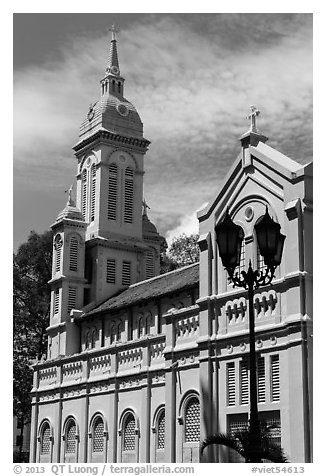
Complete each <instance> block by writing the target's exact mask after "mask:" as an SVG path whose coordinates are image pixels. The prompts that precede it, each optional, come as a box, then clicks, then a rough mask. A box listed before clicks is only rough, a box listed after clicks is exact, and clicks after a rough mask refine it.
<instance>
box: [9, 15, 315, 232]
mask: <svg viewBox="0 0 326 476" xmlns="http://www.w3.org/2000/svg"><path fill="white" fill-rule="evenodd" d="M311 42H312V31H311V15H300V14H216V15H205V14H203V15H201V14H199V15H192V14H188V15H178V14H177V15H145V16H144V18H143V19H142V20H141V21H135V22H133V23H130V25H129V27H127V26H126V27H125V29H124V31H123V32H121V34H120V35H119V40H118V50H119V60H120V68H121V71H122V74H123V76H124V77H125V78H126V83H125V96H126V98H128V99H129V100H130V101H131V102H132V103H133V104H134V105H135V106H136V108H137V110H138V111H139V113H140V116H141V118H142V121H143V123H144V131H145V137H146V138H148V139H149V140H150V141H151V142H152V144H151V146H150V148H149V151H148V152H147V154H146V156H145V170H146V175H145V194H146V197H147V199H148V201H149V203H150V206H151V214H152V218H153V221H155V220H156V221H155V222H156V223H157V225H158V228H159V231H160V232H162V233H165V232H168V233H169V234H171V233H172V231H173V230H178V228H179V227H183V228H184V229H186V227H187V226H188V225H187V223H188V222H189V223H191V219H190V218H189V217H191V216H193V210H195V209H198V208H199V206H200V205H201V203H203V202H204V201H209V200H210V199H211V198H212V197H213V194H214V193H215V190H216V189H217V188H218V184H219V183H220V182H221V181H222V180H223V178H224V176H225V175H226V173H227V170H228V169H229V167H230V165H231V164H232V163H233V161H234V159H235V157H236V156H237V154H238V153H239V147H240V145H239V142H238V137H239V136H240V135H241V134H242V133H243V132H244V131H245V130H246V129H247V128H248V121H247V120H246V118H245V116H246V115H247V113H248V111H249V105H250V104H255V105H256V106H257V107H258V108H259V109H260V110H261V111H262V113H261V116H260V117H259V127H260V129H261V130H262V132H264V133H265V134H266V135H268V136H269V137H270V142H269V144H270V145H271V146H274V147H276V148H277V149H279V150H280V151H281V152H283V153H285V154H286V155H289V156H290V157H291V158H293V159H295V160H299V161H301V162H307V161H309V160H310V159H311V156H312V140H311V135H312V130H311V129H312V126H311V122H312V105H311V102H312V91H311V89H312V66H311V61H312V46H311ZM107 57H108V40H107V38H105V37H104V36H96V37H95V36H94V37H91V36H90V35H89V34H88V36H87V37H86V36H79V37H78V38H77V37H76V38H70V41H69V44H68V43H66V44H65V45H64V46H63V47H62V51H61V57H60V59H57V60H56V61H48V62H46V63H44V64H41V65H38V66H33V67H25V68H24V69H22V70H19V71H16V72H15V82H14V166H15V180H16V183H17V184H19V186H20V187H22V186H24V187H25V189H24V190H26V206H28V193H29V190H30V188H31V187H33V188H35V187H36V188H37V189H38V190H39V193H40V196H42V193H46V190H47V189H48V188H49V187H51V188H52V189H53V190H57V191H58V192H59V191H61V190H65V189H66V188H67V186H68V185H69V183H70V182H71V178H72V177H73V176H74V174H75V165H76V164H75V160H74V158H73V152H72V151H71V147H72V146H73V145H74V144H75V143H76V142H77V138H78V128H79V124H80V123H81V122H82V120H83V118H84V117H85V115H86V113H87V110H88V106H89V104H90V102H94V101H95V100H96V99H97V98H99V94H100V87H99V80H100V79H101V77H102V75H103V73H104V70H105V66H106V58H107ZM298 144H300V148H298ZM26 177H28V181H29V185H26ZM68 177H71V178H70V179H69V180H68ZM67 182H68V183H67ZM59 198H60V200H62V204H64V203H63V202H64V197H61V195H60V196H58V203H59ZM60 203H61V202H60ZM60 208H62V206H61V205H59V209H60ZM45 213H46V211H44V214H43V215H42V216H38V217H33V218H32V219H33V220H35V221H37V220H44V217H45ZM27 214H28V212H27ZM186 217H188V218H186ZM24 219H27V218H26V217H25V218H24ZM189 226H190V225H189ZM33 227H35V228H37V224H36V225H35V226H34V225H33ZM180 229H181V228H180ZM169 236H170V235H169Z"/></svg>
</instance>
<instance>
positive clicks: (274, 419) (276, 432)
mask: <svg viewBox="0 0 326 476" xmlns="http://www.w3.org/2000/svg"><path fill="white" fill-rule="evenodd" d="M264 421H265V423H266V425H267V428H269V431H268V434H269V437H270V439H271V440H272V442H273V443H274V444H275V445H277V446H278V447H279V448H280V447H281V433H282V431H281V419H280V412H279V411H274V412H273V411H271V412H266V413H265V417H264Z"/></svg>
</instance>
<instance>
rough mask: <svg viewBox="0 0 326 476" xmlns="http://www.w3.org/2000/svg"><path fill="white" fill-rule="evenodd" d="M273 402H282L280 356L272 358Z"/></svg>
mask: <svg viewBox="0 0 326 476" xmlns="http://www.w3.org/2000/svg"><path fill="white" fill-rule="evenodd" d="M271 400H272V401H273V402H278V401H279V400H280V360H279V355H278V354H276V355H272V356H271Z"/></svg>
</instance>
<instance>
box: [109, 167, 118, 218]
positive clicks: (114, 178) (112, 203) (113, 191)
mask: <svg viewBox="0 0 326 476" xmlns="http://www.w3.org/2000/svg"><path fill="white" fill-rule="evenodd" d="M117 189H118V167H117V165H116V164H110V166H109V192H108V219H109V220H116V219H117Z"/></svg>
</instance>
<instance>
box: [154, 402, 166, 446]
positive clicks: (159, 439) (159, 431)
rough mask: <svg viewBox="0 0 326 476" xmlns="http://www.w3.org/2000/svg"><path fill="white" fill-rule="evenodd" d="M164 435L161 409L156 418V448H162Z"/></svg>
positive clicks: (163, 417) (163, 419) (163, 418)
mask: <svg viewBox="0 0 326 476" xmlns="http://www.w3.org/2000/svg"><path fill="white" fill-rule="evenodd" d="M164 437H165V411H164V410H163V411H161V413H160V416H159V417H158V420H157V440H156V442H157V443H156V446H157V449H159V450H161V449H164Z"/></svg>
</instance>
